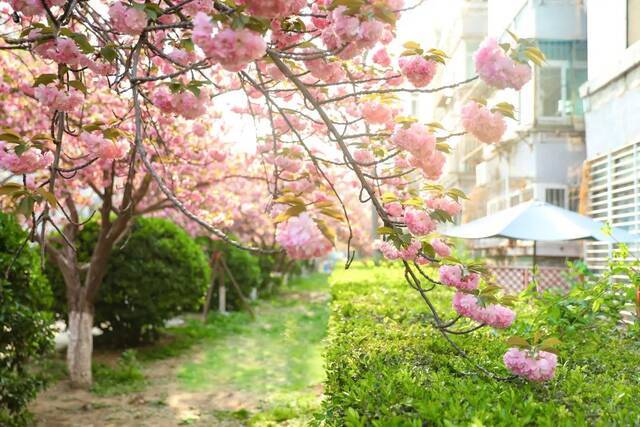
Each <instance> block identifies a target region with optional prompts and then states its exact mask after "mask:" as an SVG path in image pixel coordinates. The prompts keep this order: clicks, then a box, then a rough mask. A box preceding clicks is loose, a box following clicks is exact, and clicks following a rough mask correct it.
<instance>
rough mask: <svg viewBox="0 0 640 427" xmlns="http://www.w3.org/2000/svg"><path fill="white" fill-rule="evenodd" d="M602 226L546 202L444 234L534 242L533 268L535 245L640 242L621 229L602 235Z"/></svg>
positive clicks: (613, 229)
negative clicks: (579, 241) (577, 242)
mask: <svg viewBox="0 0 640 427" xmlns="http://www.w3.org/2000/svg"><path fill="white" fill-rule="evenodd" d="M603 227H604V224H603V223H601V222H599V221H596V220H594V219H592V218H589V217H587V216H584V215H580V214H578V213H576V212H572V211H570V210H567V209H562V208H559V207H557V206H554V205H550V204H548V203H545V202H539V201H531V202H525V203H521V204H519V205H517V206H514V207H512V208H509V209H505V210H503V211H500V212H497V213H495V214H493V215H489V216H486V217H484V218H480V219H477V220H475V221H471V222H469V223H467V224H463V225H460V226H457V227H454V228H451V229H449V230H445V231H444V232H443V234H444V235H445V236H449V237H459V238H462V239H483V238H488V237H505V238H508V239H517V240H533V242H534V243H533V264H534V265H535V264H536V249H537V247H536V246H537V245H536V242H538V241H544V242H550V241H559V240H599V241H603V242H612V243H631V242H639V241H640V236H636V235H633V234H631V233H629V232H627V231H625V230H623V229H620V228H612V229H611V233H610V234H607V233H605V232H603V231H602V229H603Z"/></svg>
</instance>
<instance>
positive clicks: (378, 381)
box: [321, 266, 640, 427]
mask: <svg viewBox="0 0 640 427" xmlns="http://www.w3.org/2000/svg"><path fill="white" fill-rule="evenodd" d="M330 284H331V293H332V297H333V299H332V303H331V317H330V321H329V340H328V346H327V351H326V355H325V362H326V368H327V380H326V387H325V400H324V402H323V413H322V415H321V418H322V419H323V421H324V423H325V424H326V425H329V426H344V425H346V426H385V427H393V426H457V425H476V426H481V425H486V426H496V425H504V426H520V425H541V426H547V425H548V426H551V425H554V426H565V425H567V426H568V425H571V426H574V425H577V426H581V425H607V426H609V425H619V426H629V425H640V406H639V405H640V403H639V402H640V344H639V340H638V337H637V336H636V337H630V336H628V335H625V333H624V331H616V330H615V329H613V330H612V329H603V328H598V327H596V326H594V325H591V327H589V328H585V329H584V330H581V331H578V332H577V333H575V334H572V335H570V336H564V337H563V345H562V346H561V349H560V363H559V368H558V370H557V374H556V377H555V379H553V380H552V381H550V382H548V383H545V384H532V383H527V382H525V381H522V380H515V381H510V382H500V381H495V380H489V379H487V378H486V377H483V376H481V375H479V374H478V373H477V372H475V371H474V369H473V368H472V367H471V366H470V364H469V363H467V362H465V361H464V360H462V359H461V358H460V357H458V356H456V355H455V354H454V352H453V350H452V349H451V347H450V346H449V345H448V344H447V343H446V342H445V341H444V340H443V339H442V338H441V337H440V336H439V333H438V332H437V331H436V330H435V329H434V328H433V327H431V326H428V323H427V322H428V321H429V314H428V313H427V309H426V307H425V305H424V303H423V302H421V300H420V299H419V295H418V294H417V292H416V291H414V290H413V289H411V288H409V287H408V285H407V284H406V283H405V282H404V279H403V277H402V270H400V269H398V268H391V267H386V268H385V267H376V268H372V267H371V266H369V267H367V268H364V267H363V266H355V267H352V268H351V269H350V270H348V271H337V272H335V273H334V274H333V275H332V277H331V278H330ZM438 292H439V293H437V294H435V298H434V299H435V302H436V303H437V304H438V305H439V306H440V307H441V308H443V309H444V310H445V311H448V313H449V316H452V315H453V314H452V310H450V308H449V305H450V300H451V293H450V292H448V290H446V289H443V290H441V291H438ZM526 304H529V305H530V304H531V303H526ZM518 310H519V311H522V312H524V314H523V315H522V316H521V317H522V318H521V319H520V320H519V321H518V322H520V323H519V325H517V326H516V329H518V328H525V327H527V325H526V323H527V322H528V321H529V320H528V319H533V318H534V315H535V314H536V313H534V312H535V307H534V308H529V313H527V309H526V307H524V306H523V307H520V308H518ZM512 332H513V331H507V332H506V333H505V334H504V335H501V334H498V333H497V332H495V331H492V330H486V331H485V330H482V331H481V332H478V333H476V334H474V335H472V336H463V337H456V338H455V340H456V341H457V342H458V343H459V344H461V345H462V346H463V347H464V348H465V349H466V350H467V351H468V353H469V354H470V355H471V357H472V358H473V359H474V360H475V361H478V362H480V363H482V364H485V365H487V366H489V367H491V368H492V369H494V370H496V371H498V372H501V373H504V374H506V373H507V372H506V371H505V369H504V367H503V366H502V363H501V359H502V355H503V353H504V352H505V350H506V349H507V345H506V344H505V343H504V340H505V338H506V336H507V335H510V334H511V333H512Z"/></svg>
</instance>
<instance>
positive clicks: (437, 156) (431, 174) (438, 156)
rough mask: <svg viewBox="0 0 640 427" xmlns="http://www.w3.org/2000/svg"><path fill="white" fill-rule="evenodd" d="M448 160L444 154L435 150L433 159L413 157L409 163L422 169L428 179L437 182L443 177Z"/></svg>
mask: <svg viewBox="0 0 640 427" xmlns="http://www.w3.org/2000/svg"><path fill="white" fill-rule="evenodd" d="M446 160H447V159H446V158H445V156H444V154H442V153H441V152H440V151H437V150H435V151H434V152H433V154H432V155H431V157H412V158H411V159H409V163H410V164H411V166H413V167H414V168H417V169H420V170H421V171H422V174H423V175H424V176H425V177H426V178H428V179H431V180H434V181H435V180H437V179H439V178H440V176H441V175H442V169H443V168H444V164H445V162H446Z"/></svg>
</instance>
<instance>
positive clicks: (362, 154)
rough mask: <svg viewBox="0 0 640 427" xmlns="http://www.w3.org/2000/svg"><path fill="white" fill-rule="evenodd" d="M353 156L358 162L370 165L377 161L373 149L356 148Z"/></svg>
mask: <svg viewBox="0 0 640 427" xmlns="http://www.w3.org/2000/svg"><path fill="white" fill-rule="evenodd" d="M353 158H354V159H355V161H356V162H358V163H360V164H363V165H369V164H372V163H373V162H375V161H376V158H375V156H374V155H373V153H372V152H371V150H356V151H355V152H354V153H353Z"/></svg>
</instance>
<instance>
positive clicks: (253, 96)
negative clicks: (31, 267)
mask: <svg viewBox="0 0 640 427" xmlns="http://www.w3.org/2000/svg"><path fill="white" fill-rule="evenodd" d="M9 5H10V7H11V9H9V8H8V7H4V9H3V19H5V21H6V27H7V28H8V32H6V33H5V34H3V39H4V44H3V45H2V46H0V65H2V67H3V70H4V69H6V70H7V74H6V77H5V79H4V81H3V82H2V83H0V98H1V99H2V101H3V105H2V107H0V109H3V110H5V111H9V110H11V111H12V112H13V113H12V114H4V115H2V116H0V125H2V127H3V131H2V134H1V135H0V144H1V145H0V167H1V168H2V169H3V170H5V171H7V172H8V173H10V174H12V175H13V176H14V177H13V178H10V179H9V181H10V182H8V183H6V184H5V185H4V186H3V187H2V195H3V196H4V198H3V202H2V203H3V206H4V207H5V208H17V209H18V210H19V212H21V213H22V214H24V217H25V224H28V226H30V227H31V228H32V230H36V229H38V230H39V232H38V233H35V232H32V233H31V234H30V236H31V238H32V239H33V240H36V241H38V242H39V243H40V245H41V246H42V248H43V250H46V251H47V252H48V253H49V256H50V257H52V259H53V260H54V261H55V262H56V263H57V264H58V266H59V267H60V268H61V271H62V273H63V275H64V277H65V282H66V283H67V287H68V289H69V291H68V292H67V294H68V295H69V296H70V299H69V304H70V310H71V311H72V312H73V313H74V314H73V316H72V317H73V318H72V319H70V327H71V328H80V329H82V322H83V321H84V320H82V319H89V321H90V320H91V319H92V307H93V302H94V301H95V298H96V297H97V291H98V289H99V287H100V284H101V281H102V278H103V277H104V274H105V268H106V260H108V257H109V255H110V253H111V250H112V248H113V246H114V245H115V244H116V243H117V242H119V241H120V240H121V239H123V238H124V236H125V235H126V233H127V230H128V228H129V227H130V225H131V223H132V222H131V221H132V218H133V217H135V216H136V215H143V214H156V215H169V216H172V217H174V218H177V219H179V220H180V221H183V222H184V224H185V225H186V226H187V227H188V228H190V229H191V230H192V231H193V232H194V233H197V232H205V233H208V234H211V235H213V236H216V237H217V238H220V239H224V240H226V241H228V242H229V243H230V244H233V245H236V246H238V247H241V248H245V249H248V250H257V251H277V250H283V251H285V252H286V253H287V254H288V256H289V257H290V258H293V259H309V258H315V257H321V256H323V255H326V254H327V253H328V252H330V251H331V250H332V248H333V245H334V244H335V242H336V241H338V240H341V241H345V242H346V244H347V250H348V252H349V261H348V262H347V265H348V264H349V263H350V261H351V259H352V257H353V250H352V249H353V247H358V248H360V249H361V250H364V251H366V249H367V247H371V246H372V245H371V243H372V242H368V241H367V240H368V238H367V236H368V230H369V227H370V225H369V216H368V212H369V209H371V208H373V210H375V212H376V215H377V216H378V218H379V221H380V227H379V229H378V234H379V235H380V236H381V239H380V240H378V241H377V242H376V243H375V245H376V247H377V248H378V249H379V250H380V251H381V252H382V253H383V254H384V256H385V257H386V258H388V259H391V260H399V261H398V262H402V263H403V265H404V268H405V277H406V278H407V281H408V283H409V285H410V286H412V287H414V288H415V289H416V290H417V291H418V292H419V293H420V295H421V297H422V299H423V300H424V301H425V303H426V304H427V306H428V307H429V310H430V312H431V314H432V316H433V319H434V325H435V327H436V328H437V329H438V330H439V331H440V332H441V333H442V335H443V337H444V338H445V339H446V340H447V341H448V342H450V343H451V344H452V346H454V348H455V349H456V351H457V352H458V353H459V354H460V355H462V356H464V357H467V358H468V356H467V354H466V353H465V352H464V350H463V349H461V348H460V347H459V346H458V345H457V344H456V343H455V341H454V340H453V339H452V337H454V336H456V335H459V334H467V333H472V332H473V331H475V330H477V329H479V328H482V327H485V326H492V327H496V328H506V327H508V326H509V325H511V323H512V322H513V321H514V317H515V313H514V312H513V311H512V310H511V309H509V308H507V307H505V306H504V305H503V304H504V303H507V302H508V298H507V299H505V298H502V297H498V296H497V294H498V292H497V290H496V289H495V288H494V287H491V286H487V285H483V284H482V281H481V280H480V273H481V269H480V268H479V267H478V266H477V265H471V266H465V265H462V264H461V263H460V262H459V261H457V260H454V259H452V258H451V249H450V248H449V246H448V244H447V242H446V241H445V240H444V239H442V238H440V237H439V236H438V234H437V230H438V227H439V225H440V224H442V223H444V222H447V221H451V220H452V218H453V217H454V216H455V215H457V214H458V213H459V212H460V203H459V201H460V199H461V198H463V197H465V196H464V194H463V193H462V192H460V191H459V190H457V189H447V188H444V187H442V186H440V185H438V184H437V183H436V182H435V181H437V180H438V178H439V177H440V175H441V174H442V171H443V168H444V165H445V162H446V154H447V153H448V152H449V151H450V150H451V147H450V146H449V145H448V144H447V142H448V141H449V140H450V139H452V138H456V137H460V136H462V135H464V134H465V133H466V132H468V133H469V134H471V135H473V136H474V137H475V138H477V139H478V140H479V141H481V142H483V143H498V142H499V141H500V139H501V138H502V136H503V135H504V133H505V130H506V121H505V118H514V110H513V107H512V106H510V105H508V104H506V103H500V102H499V103H497V104H495V105H493V106H488V103H487V101H486V100H473V101H471V102H469V103H468V104H467V105H466V106H465V107H464V108H463V110H462V111H461V121H460V123H461V129H445V128H444V127H443V126H442V125H441V124H439V123H421V122H420V121H419V120H418V119H417V118H414V117H410V116H408V115H405V114H404V113H403V111H402V108H401V106H400V103H399V102H398V97H399V96H401V95H402V94H406V93H419V94H422V95H423V96H428V94H429V93H435V92H439V91H442V90H447V89H455V88H457V87H461V86H463V85H465V84H468V83H471V82H473V81H475V80H477V79H478V78H479V79H481V80H482V81H483V82H484V83H486V84H488V85H490V86H493V87H494V88H497V89H503V88H513V89H520V88H521V87H522V86H523V85H524V84H525V83H526V82H527V81H528V80H529V79H530V78H531V66H530V62H534V63H540V62H541V61H542V60H543V56H542V55H541V53H540V52H539V51H538V50H537V49H536V48H535V46H534V45H533V42H532V41H530V40H523V39H517V38H515V37H514V43H512V44H502V45H499V44H497V42H496V41H495V40H492V39H488V40H487V41H486V42H485V43H484V44H483V45H482V46H481V48H480V50H479V51H478V52H477V54H476V57H475V61H476V71H477V73H478V76H476V77H472V78H470V79H468V80H465V81H461V82H458V83H453V84H447V85H442V86H436V85H435V84H434V81H436V80H437V78H438V74H439V73H446V62H447V55H446V53H445V52H442V51H441V50H439V49H437V48H430V49H425V48H423V47H422V46H421V45H420V44H419V43H416V42H407V43H405V44H404V51H402V52H401V54H400V55H399V56H397V57H396V56H395V55H394V54H393V52H394V50H393V47H392V46H391V42H392V41H393V40H394V38H395V32H396V29H397V25H400V24H399V23H398V22H399V21H398V19H399V18H400V16H401V14H402V11H403V10H405V9H412V8H413V6H416V5H405V4H404V1H402V0H383V1H369V0H347V1H344V0H340V1H338V0H333V1H331V0H317V1H313V2H305V1H301V0H272V1H252V0H243V1H232V0H225V1H211V0H183V1H180V2H173V1H168V0H162V1H160V2H158V3H151V2H144V3H143V2H137V1H115V2H111V1H104V2H103V1H97V2H78V1H76V0H68V1H35V2H29V1H17V0H11V1H10V3H9ZM23 51H24V52H23ZM369 53H371V55H369ZM25 76H30V77H28V78H27V80H28V81H25ZM249 129H250V130H251V131H250V132H247V130H249ZM89 212H97V213H98V217H99V218H98V221H99V222H100V227H101V228H100V235H99V238H98V240H97V244H96V248H95V249H94V253H93V254H92V257H91V262H90V263H89V265H81V264H80V263H79V262H78V258H77V254H76V253H75V249H74V245H75V243H76V241H77V239H78V235H79V232H80V230H81V229H82V228H83V226H84V223H83V220H88V218H90V216H89V215H88V213H89ZM49 226H50V228H52V229H53V230H54V231H53V232H51V231H50V230H49V231H47V230H48V228H47V227H49ZM232 234H235V235H236V236H237V237H238V238H235V237H231V235H232ZM247 242H250V243H247ZM427 265H428V268H425V266H427ZM434 271H439V275H440V276H439V277H438V278H435V277H432V276H434V273H433V272H434ZM437 274H438V273H435V275H437ZM435 286H447V287H453V288H455V290H456V293H455V294H454V296H453V308H454V310H455V311H456V312H457V313H458V314H459V316H458V317H457V318H455V319H453V320H445V319H444V318H443V317H442V316H441V315H440V314H439V313H438V312H437V310H436V308H435V306H434V305H433V304H432V302H431V299H430V297H429V292H430V290H432V289H433V288H434V287H435ZM461 318H467V319H470V320H471V321H474V322H475V323H476V326H473V327H470V328H469V327H467V328H464V327H458V324H457V322H458V321H459V320H460V319H461ZM82 330H84V329H82ZM84 339H90V337H84ZM69 354H70V357H69V364H70V373H71V376H72V378H73V379H74V381H76V382H78V383H87V382H90V379H91V378H90V369H88V368H87V363H90V362H87V360H86V357H85V355H84V354H83V353H82V348H81V347H77V346H75V345H72V346H70V348H69ZM541 354H542V353H540V352H535V351H533V352H531V353H527V355H526V358H529V359H530V360H533V361H534V362H535V363H534V362H531V363H529V365H531V364H532V363H533V364H537V363H538V362H537V361H539V360H541V359H540V357H542V356H540V355H541ZM512 356H514V355H512ZM526 358H525V359H526ZM529 359H526V360H529ZM508 360H509V363H506V365H507V367H508V368H509V369H510V370H511V371H512V372H514V373H516V374H517V375H521V376H525V377H528V378H530V379H533V380H536V381H537V380H539V379H542V378H546V377H548V372H549V370H548V369H547V367H546V365H545V366H542V362H540V363H539V364H537V365H536V366H538V365H540V366H538V367H536V368H535V369H533V371H535V372H538V373H534V374H532V373H531V372H532V369H529V368H527V369H525V368H523V367H522V366H521V364H517V367H516V364H515V362H513V360H516V358H515V356H514V357H511V356H510V357H509V358H508ZM518 360H519V359H518ZM545 360H546V359H545ZM506 361H507V358H506V356H505V362H506ZM512 362H513V363H512ZM549 363H550V362H549ZM529 365H527V366H529ZM529 367H530V366H529ZM478 368H479V369H480V370H481V371H482V372H484V373H486V374H488V375H492V376H494V377H499V376H497V375H494V374H492V373H491V372H490V371H489V370H487V369H486V368H484V367H481V366H478ZM542 371H544V373H543V374H539V372H542Z"/></svg>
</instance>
